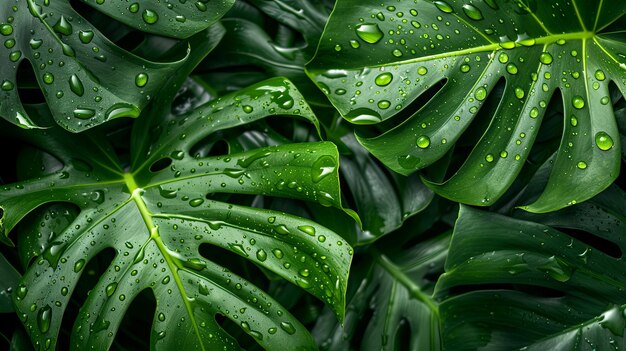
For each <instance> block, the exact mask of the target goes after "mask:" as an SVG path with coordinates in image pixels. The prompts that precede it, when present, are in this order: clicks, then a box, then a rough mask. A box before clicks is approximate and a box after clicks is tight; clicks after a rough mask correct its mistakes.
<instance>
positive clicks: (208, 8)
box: [0, 0, 234, 132]
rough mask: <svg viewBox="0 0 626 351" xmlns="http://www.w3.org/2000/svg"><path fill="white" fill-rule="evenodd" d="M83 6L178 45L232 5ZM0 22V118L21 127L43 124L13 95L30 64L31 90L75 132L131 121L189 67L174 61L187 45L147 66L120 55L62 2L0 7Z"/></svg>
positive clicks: (97, 1)
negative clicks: (34, 88)
mask: <svg viewBox="0 0 626 351" xmlns="http://www.w3.org/2000/svg"><path fill="white" fill-rule="evenodd" d="M83 2H85V3H87V4H89V5H91V6H93V7H94V8H95V9H97V10H99V11H100V12H102V13H104V14H106V15H109V16H111V17H113V18H115V19H117V20H119V21H121V22H123V23H125V24H126V25H128V26H130V27H131V28H134V29H136V30H139V31H142V32H146V33H153V34H156V35H160V36H167V37H171V38H179V39H183V38H188V37H191V36H192V35H193V34H195V33H199V32H201V31H203V30H204V29H206V28H208V27H209V26H211V25H212V24H214V23H215V22H216V21H217V20H218V19H219V18H220V17H221V16H222V15H223V14H224V13H225V12H226V11H227V10H228V9H229V8H230V6H231V5H232V4H233V2H234V1H233V0H226V1H213V2H210V3H205V2H201V1H199V2H191V1H190V2H186V3H176V4H174V3H169V2H168V3H166V2H154V1H146V0H138V1H136V2H134V3H128V2H119V1H104V0H90V1H87V0H83ZM0 18H1V19H0V21H2V23H0V34H2V38H3V42H4V48H5V49H4V52H3V55H2V58H0V67H1V68H0V75H1V77H2V81H1V82H0V84H1V90H0V96H1V97H2V99H1V101H2V102H1V103H0V116H2V117H3V118H4V119H6V120H8V121H9V122H11V123H13V124H17V125H19V126H21V127H23V128H41V127H48V125H44V124H42V123H41V121H37V120H34V119H33V118H31V117H32V116H29V115H28V113H27V112H26V110H25V109H24V106H23V103H22V101H21V100H20V96H19V94H18V87H19V86H20V80H21V79H22V77H18V76H17V75H18V66H20V64H22V65H31V66H32V68H33V70H34V73H35V76H36V79H37V82H36V83H35V82H32V83H31V84H33V86H34V85H35V84H36V85H38V86H39V87H40V88H41V91H42V92H43V95H44V97H45V98H46V102H47V104H48V107H49V108H50V110H51V112H52V115H53V116H54V119H55V121H56V123H58V124H59V125H61V126H62V127H63V128H65V129H67V130H69V131H74V132H77V131H82V130H85V129H88V128H91V127H93V126H96V125H99V124H101V123H104V122H105V121H107V120H110V119H114V118H118V117H137V116H138V115H139V112H140V111H141V110H142V109H143V108H144V107H145V106H146V104H148V102H149V101H150V99H151V96H153V95H155V94H156V93H157V92H158V91H159V89H160V88H161V87H162V86H163V85H164V84H165V83H166V82H167V79H168V78H169V77H170V76H172V75H173V74H174V73H175V72H177V71H178V70H180V69H183V68H184V67H185V65H188V64H189V63H188V62H187V61H188V57H186V56H185V57H183V58H182V59H181V58H180V56H182V55H183V54H184V53H185V51H187V55H189V48H188V47H187V45H180V46H178V47H177V53H178V55H174V56H173V57H177V58H175V59H171V60H169V61H170V62H155V61H151V60H147V59H144V58H141V57H139V56H136V55H135V54H134V53H132V52H128V51H126V50H124V49H123V48H121V47H119V46H118V45H116V44H115V43H113V42H112V41H111V40H112V38H108V37H107V36H106V35H105V34H103V33H102V32H101V31H100V30H98V29H97V28H96V27H94V25H92V24H91V23H90V22H89V21H88V20H87V19H85V18H83V16H81V14H79V13H78V12H77V11H76V10H75V9H74V8H73V6H72V5H71V4H70V1H67V0H60V1H59V0H57V1H51V2H50V1H41V0H37V1H36V0H26V1H18V0H9V1H5V2H3V4H2V5H0ZM109 21H110V19H109ZM218 27H219V25H218ZM213 33H214V34H218V33H217V32H215V31H213ZM133 35H136V34H133ZM220 37H221V33H220V35H217V36H214V37H212V38H211V39H210V41H211V42H214V44H212V45H209V46H210V47H211V48H212V47H214V46H215V44H216V43H217V42H218V41H219V39H220ZM145 42H148V41H147V40H146V41H144V43H145ZM161 46H163V44H162V45H161ZM191 49H193V50H196V48H195V47H193V48H191ZM152 51H153V52H154V51H155V50H154V49H153V50H152ZM157 51H158V50H157ZM207 52H208V51H207ZM205 54H206V52H205ZM192 61H193V60H192Z"/></svg>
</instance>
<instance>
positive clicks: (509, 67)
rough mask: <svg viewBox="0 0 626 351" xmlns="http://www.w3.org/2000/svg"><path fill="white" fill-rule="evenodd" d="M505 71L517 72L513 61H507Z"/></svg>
mask: <svg viewBox="0 0 626 351" xmlns="http://www.w3.org/2000/svg"><path fill="white" fill-rule="evenodd" d="M506 71H507V72H509V74H517V66H516V65H515V64H514V63H509V64H508V65H506Z"/></svg>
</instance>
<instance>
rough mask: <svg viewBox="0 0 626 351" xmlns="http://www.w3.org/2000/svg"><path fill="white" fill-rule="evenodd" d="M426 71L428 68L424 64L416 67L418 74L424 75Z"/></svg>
mask: <svg viewBox="0 0 626 351" xmlns="http://www.w3.org/2000/svg"><path fill="white" fill-rule="evenodd" d="M426 73H428V69H427V68H426V67H424V66H420V67H418V68H417V74H419V75H420V76H424V75H426Z"/></svg>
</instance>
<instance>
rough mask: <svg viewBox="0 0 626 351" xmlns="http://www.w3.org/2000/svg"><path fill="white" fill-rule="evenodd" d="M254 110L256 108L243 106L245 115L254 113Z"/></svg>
mask: <svg viewBox="0 0 626 351" xmlns="http://www.w3.org/2000/svg"><path fill="white" fill-rule="evenodd" d="M253 110H254V108H253V107H252V106H250V105H244V106H243V112H245V113H252V111H253Z"/></svg>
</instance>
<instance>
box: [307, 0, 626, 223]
mask: <svg viewBox="0 0 626 351" xmlns="http://www.w3.org/2000/svg"><path fill="white" fill-rule="evenodd" d="M624 13H626V6H625V5H624V3H623V2H621V1H617V0H606V1H602V0H593V1H584V2H583V1H576V0H570V1H560V2H552V1H524V0H514V1H495V0H482V1H461V0H453V1H452V0H450V1H448V0H446V1H443V0H441V1H439V0H437V1H418V2H411V1H401V2H394V3H393V4H392V3H389V4H382V3H381V4H379V3H376V4H371V3H367V2H361V1H354V0H339V1H338V2H337V4H336V6H335V9H334V11H333V13H332V15H331V17H330V19H329V22H328V25H327V26H326V29H325V33H324V35H323V36H322V39H321V41H320V44H319V47H318V51H317V54H316V57H315V58H314V59H313V60H312V61H311V62H310V63H309V64H308V66H307V70H308V74H309V76H310V77H311V78H312V79H313V80H314V81H315V82H316V83H317V84H318V86H319V87H320V88H321V89H322V90H323V91H324V92H325V93H326V94H327V95H328V96H329V98H330V100H331V102H332V103H333V104H334V105H335V107H337V108H338V109H339V111H340V112H341V113H342V115H343V116H344V117H345V118H346V119H348V120H349V121H351V122H352V123H356V124H379V123H381V122H383V121H387V120H390V119H391V118H392V117H394V116H397V117H399V118H406V120H404V121H394V122H402V123H399V125H397V126H395V127H391V128H389V127H385V126H386V125H389V124H387V123H383V124H382V128H383V129H384V132H383V134H381V135H379V136H375V137H371V138H370V137H361V138H360V141H361V143H362V144H363V145H364V146H365V147H366V148H367V149H368V150H369V151H371V152H372V153H373V154H374V155H375V156H376V157H378V158H379V159H380V160H381V161H382V162H383V163H384V164H386V165H387V166H388V167H390V168H391V169H393V170H395V171H396V172H399V173H402V174H409V173H412V172H414V171H415V170H417V169H421V168H424V167H426V166H428V165H430V164H432V163H433V162H435V161H436V160H438V159H440V158H441V157H442V156H443V155H444V154H446V153H447V152H448V151H450V150H451V149H452V148H453V147H454V145H455V142H456V141H457V140H458V139H459V137H460V136H461V135H462V134H463V133H464V132H466V131H467V129H468V127H470V125H471V124H472V122H473V121H474V120H475V119H476V118H488V119H489V120H490V123H489V124H488V127H487V129H486V131H485V132H484V134H483V135H482V138H481V139H480V141H479V142H478V144H477V145H476V146H475V148H474V149H473V151H472V152H471V154H470V155H469V156H468V158H467V160H466V161H465V163H464V164H463V165H462V166H461V168H460V169H459V170H458V171H457V172H456V173H455V174H454V175H453V176H452V177H451V178H450V179H448V180H447V181H445V182H444V183H435V182H432V183H430V186H431V187H432V188H433V189H435V191H436V192H437V193H439V194H441V195H442V196H445V197H448V198H451V199H453V200H455V201H460V202H464V203H469V204H474V205H490V204H493V203H494V202H495V201H496V200H497V199H498V198H499V197H500V196H501V195H502V194H503V193H504V192H505V191H506V189H507V188H508V187H509V186H510V184H511V183H512V182H513V180H514V179H515V177H516V176H517V175H518V174H519V172H520V170H521V168H522V167H523V165H524V161H525V160H526V159H527V157H528V153H529V152H530V149H531V147H532V145H533V142H534V140H535V138H536V136H537V133H538V131H539V129H540V126H541V121H542V117H543V115H544V113H545V110H546V107H547V106H548V103H549V102H550V100H551V98H552V97H553V96H555V93H557V92H558V93H559V94H560V97H561V98H562V101H563V106H564V115H565V118H564V121H563V126H564V130H563V135H562V140H561V144H560V148H559V152H558V154H557V157H556V159H555V161H554V162H555V167H554V168H553V171H552V174H551V176H550V181H549V182H548V185H547V187H546V189H545V191H544V193H543V195H542V196H541V197H540V198H539V199H538V200H537V202H535V203H533V204H532V205H530V206H528V207H526V209H527V210H529V211H534V212H546V211H550V210H556V209H560V208H563V207H566V206H568V205H572V204H574V203H576V202H581V201H584V200H587V199H589V198H591V197H593V196H594V195H595V194H597V193H599V192H601V191H602V190H603V189H605V188H606V187H607V186H609V185H610V184H611V183H612V181H613V180H614V179H615V178H616V177H617V176H618V173H619V158H620V156H619V155H620V142H619V138H620V137H619V134H618V128H617V125H616V122H615V117H614V111H613V107H612V104H611V99H610V97H609V84H611V82H613V83H614V84H615V85H617V88H618V89H619V90H620V91H621V93H622V94H624V93H626V84H624V79H625V78H626V70H625V67H626V61H625V60H624V57H623V54H622V53H623V52H624V49H626V44H625V43H624V40H623V31H622V29H621V23H622V21H621V19H620V17H621V16H622V15H623V14H624ZM499 82H504V84H505V87H504V93H503V96H502V98H501V99H499V100H498V101H495V102H496V103H497V105H496V106H497V109H495V111H494V112H493V113H487V114H485V113H481V112H484V111H482V110H481V107H482V106H483V105H484V104H485V103H486V102H489V101H490V99H491V98H493V97H492V96H490V92H491V91H492V90H493V89H494V87H496V86H497V85H498V84H499ZM440 83H443V84H442V85H443V86H442V87H441V88H440V90H439V91H437V93H436V95H435V96H434V97H432V99H430V101H428V102H427V103H425V104H424V105H423V106H419V107H414V105H412V103H413V102H414V101H416V99H418V98H419V97H422V96H429V94H432V90H431V88H433V89H435V88H436V87H437V86H438V84H440ZM407 116H408V117H407ZM396 124H397V123H396ZM393 125H395V124H392V126H393Z"/></svg>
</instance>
